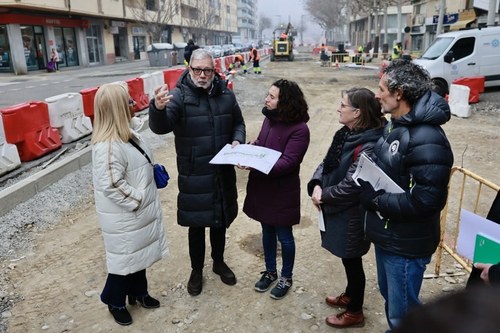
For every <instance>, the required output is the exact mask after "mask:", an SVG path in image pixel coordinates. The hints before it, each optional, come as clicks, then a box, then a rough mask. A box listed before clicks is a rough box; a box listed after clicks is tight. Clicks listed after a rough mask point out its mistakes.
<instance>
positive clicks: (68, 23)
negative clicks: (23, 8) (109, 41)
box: [0, 14, 89, 28]
mask: <svg viewBox="0 0 500 333" xmlns="http://www.w3.org/2000/svg"><path fill="white" fill-rule="evenodd" d="M2 23H5V24H8V23H13V24H27V25H44V26H58V27H73V28H87V27H88V26H89V22H88V21H87V20H79V19H70V18H58V17H44V16H35V15H25V14H2V15H0V24H2Z"/></svg>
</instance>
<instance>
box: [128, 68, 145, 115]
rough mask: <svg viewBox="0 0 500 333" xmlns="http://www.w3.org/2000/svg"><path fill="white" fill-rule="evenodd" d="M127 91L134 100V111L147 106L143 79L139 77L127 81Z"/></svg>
mask: <svg viewBox="0 0 500 333" xmlns="http://www.w3.org/2000/svg"><path fill="white" fill-rule="evenodd" d="M125 82H127V85H128V93H129V95H130V97H132V99H133V100H134V101H135V104H134V112H137V111H141V110H144V109H145V108H147V107H148V106H149V95H148V94H146V93H145V92H144V81H143V79H141V78H140V77H136V78H134V79H129V80H127V81H125Z"/></svg>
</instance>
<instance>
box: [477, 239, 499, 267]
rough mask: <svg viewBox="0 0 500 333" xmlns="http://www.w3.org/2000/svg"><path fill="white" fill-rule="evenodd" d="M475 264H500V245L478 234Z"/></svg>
mask: <svg viewBox="0 0 500 333" xmlns="http://www.w3.org/2000/svg"><path fill="white" fill-rule="evenodd" d="M474 262H475V263H476V262H480V263H485V264H498V263H499V262H500V243H499V242H497V241H495V240H493V239H490V238H488V237H486V236H484V235H481V234H477V236H476V246H475V247H474Z"/></svg>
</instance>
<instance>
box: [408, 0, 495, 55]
mask: <svg viewBox="0 0 500 333" xmlns="http://www.w3.org/2000/svg"><path fill="white" fill-rule="evenodd" d="M412 4H413V15H412V21H411V33H410V34H411V49H412V50H413V51H415V52H422V51H424V50H425V49H426V48H427V47H428V46H429V45H430V43H431V42H432V41H433V40H434V38H435V37H436V34H437V33H438V32H437V31H436V29H437V26H438V18H439V11H440V9H441V8H440V6H441V1H439V0H413V1H412ZM499 4H500V0H496V8H495V16H496V18H495V22H496V24H498V10H499ZM488 9H489V0H446V1H445V8H444V10H443V13H444V16H443V22H442V30H441V31H440V33H443V32H447V31H454V30H460V29H466V28H471V27H480V26H485V25H486V22H487V16H488Z"/></svg>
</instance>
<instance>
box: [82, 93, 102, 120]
mask: <svg viewBox="0 0 500 333" xmlns="http://www.w3.org/2000/svg"><path fill="white" fill-rule="evenodd" d="M97 89H99V87H93V88H87V89H83V90H80V94H81V95H82V100H83V114H84V115H86V116H87V117H89V118H90V121H91V122H92V124H94V98H95V94H96V92H97Z"/></svg>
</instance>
